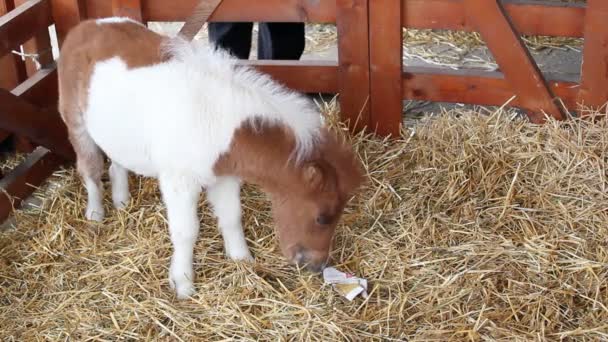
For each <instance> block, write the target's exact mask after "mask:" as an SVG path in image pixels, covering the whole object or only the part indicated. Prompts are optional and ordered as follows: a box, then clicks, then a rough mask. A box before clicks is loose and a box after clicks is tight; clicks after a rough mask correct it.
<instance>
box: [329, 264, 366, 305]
mask: <svg viewBox="0 0 608 342" xmlns="http://www.w3.org/2000/svg"><path fill="white" fill-rule="evenodd" d="M323 280H325V283H326V284H331V285H332V286H333V288H334V290H336V291H337V292H338V293H339V294H341V295H342V296H344V297H345V298H346V299H348V300H349V301H352V300H353V299H354V298H355V297H357V295H359V294H361V296H362V297H363V298H367V280H365V279H363V278H357V277H355V276H354V275H353V274H350V273H344V272H340V271H338V270H336V269H335V268H333V267H328V268H326V269H324V270H323Z"/></svg>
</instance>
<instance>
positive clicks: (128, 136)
mask: <svg viewBox="0 0 608 342" xmlns="http://www.w3.org/2000/svg"><path fill="white" fill-rule="evenodd" d="M58 71H59V96H60V98H59V106H60V112H61V115H62V118H63V120H64V122H65V124H66V125H67V127H68V131H69V138H70V141H71V143H72V145H73V147H74V149H75V151H76V154H77V168H78V172H79V174H80V175H81V177H82V180H83V182H84V185H85V187H86V190H87V194H88V200H87V209H86V213H85V215H86V218H87V219H91V220H97V221H100V220H102V219H103V217H104V208H103V205H102V194H103V185H102V183H101V175H102V173H103V167H104V159H103V154H105V155H106V156H107V157H109V159H111V166H110V169H109V175H110V182H111V187H112V200H113V203H114V206H115V207H117V208H123V207H124V206H125V205H127V203H128V202H129V200H130V197H129V189H128V180H127V178H128V177H127V176H128V171H132V172H134V173H136V174H139V175H143V176H147V177H155V178H157V179H158V180H159V184H160V190H161V193H162V198H163V202H164V203H165V205H166V207H167V216H168V220H169V230H170V234H171V241H172V244H173V248H174V251H173V256H172V260H171V267H170V274H169V277H170V283H171V286H172V287H174V289H175V291H176V292H177V295H178V297H180V298H184V297H187V296H189V295H191V294H193V293H194V287H193V278H194V272H193V268H192V259H193V248H194V244H195V241H196V238H197V235H198V230H199V219H198V217H197V211H196V208H197V201H198V199H199V194H200V192H201V190H202V188H205V190H206V192H207V198H208V200H209V202H210V204H211V205H212V208H213V211H214V214H215V215H216V216H217V218H218V222H219V223H218V225H219V229H220V230H221V233H222V236H223V239H224V246H225V251H226V254H227V255H228V256H229V257H230V258H232V259H241V260H251V259H252V256H251V254H250V252H249V249H248V247H247V243H246V240H245V237H244V234H243V228H242V226H241V204H240V197H239V196H240V192H239V191H240V185H241V182H242V181H244V182H251V183H253V184H257V185H259V186H260V187H261V188H262V189H263V190H264V191H265V192H267V193H268V194H269V195H270V198H271V201H272V207H273V213H274V219H275V223H276V227H277V236H278V239H279V245H280V247H281V251H282V253H283V255H284V256H285V257H286V258H288V259H289V260H291V261H293V262H294V263H297V264H300V265H306V266H308V267H309V268H311V269H313V270H320V269H322V268H323V267H324V265H325V264H326V262H327V260H328V255H329V252H330V248H331V243H332V238H333V235H334V231H335V227H336V224H337V222H338V221H339V219H340V217H341V214H342V212H343V208H344V206H345V204H346V202H347V201H348V199H349V197H350V196H352V195H353V193H354V191H355V190H356V188H357V187H359V185H360V184H361V182H362V167H361V165H360V163H359V161H358V160H357V159H356V158H355V156H354V154H353V153H352V151H351V150H350V149H349V148H348V147H347V146H346V145H345V144H344V143H343V142H342V141H341V140H340V139H338V138H337V136H335V135H334V134H333V133H331V132H330V131H329V130H327V129H325V128H324V127H323V123H322V117H321V115H320V113H319V112H318V111H317V110H316V108H315V106H313V104H312V103H311V101H309V99H307V98H306V97H304V96H302V95H299V94H297V93H294V92H292V91H289V90H288V89H286V88H284V87H282V86H281V85H279V84H278V83H276V82H274V81H273V80H272V79H271V78H270V77H268V76H267V75H264V74H262V73H259V72H257V71H255V70H254V69H252V68H250V67H245V66H238V65H237V62H236V59H234V58H232V57H231V56H229V55H228V54H226V53H225V52H224V51H222V50H220V49H217V48H213V47H209V46H207V47H205V46H202V45H200V44H197V43H191V42H187V41H185V40H183V39H180V38H168V37H165V36H161V35H159V34H157V33H154V32H152V31H151V30H148V29H147V28H146V27H145V26H143V25H141V24H139V23H137V22H134V21H131V20H129V19H126V18H106V19H100V20H95V21H93V20H89V21H84V22H82V23H81V24H79V25H78V26H77V27H75V28H74V29H73V30H72V31H70V33H69V34H68V35H67V37H66V39H65V41H64V44H63V46H62V49H61V56H60V60H59V66H58Z"/></svg>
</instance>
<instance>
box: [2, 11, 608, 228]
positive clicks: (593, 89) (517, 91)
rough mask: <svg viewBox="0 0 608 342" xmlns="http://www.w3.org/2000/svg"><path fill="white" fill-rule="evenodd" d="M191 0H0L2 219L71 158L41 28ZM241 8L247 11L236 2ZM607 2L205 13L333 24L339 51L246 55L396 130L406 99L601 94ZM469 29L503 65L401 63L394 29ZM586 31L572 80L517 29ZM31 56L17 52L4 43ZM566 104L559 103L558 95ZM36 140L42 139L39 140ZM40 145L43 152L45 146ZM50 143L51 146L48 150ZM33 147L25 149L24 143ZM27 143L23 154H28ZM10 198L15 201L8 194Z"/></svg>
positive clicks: (355, 125) (150, 16) (353, 120)
mask: <svg viewBox="0 0 608 342" xmlns="http://www.w3.org/2000/svg"><path fill="white" fill-rule="evenodd" d="M199 1H200V0H173V1H167V0H0V15H1V14H3V16H1V17H0V88H1V89H0V129H2V130H3V131H0V141H3V140H5V139H7V138H8V137H14V138H15V139H16V141H17V149H18V150H19V151H21V152H26V153H29V155H28V157H27V159H26V160H25V161H24V162H23V163H22V164H21V165H19V166H18V167H17V168H15V169H14V170H12V171H11V172H10V173H9V174H7V175H5V176H4V177H3V178H2V180H1V181H0V186H1V187H2V188H3V189H4V190H5V191H6V193H8V194H10V195H11V197H9V196H5V195H2V196H0V220H3V219H4V218H6V216H7V215H8V214H9V212H10V211H11V208H12V205H17V204H18V203H19V199H20V198H23V197H25V196H27V195H29V194H30V193H31V192H32V190H33V188H32V186H31V185H33V186H38V185H40V184H41V183H42V182H44V180H45V179H46V178H47V177H48V176H49V175H50V174H51V173H52V172H53V171H54V170H56V169H57V168H58V167H59V166H60V165H61V164H62V163H64V162H67V161H71V160H73V151H72V149H71V146H70V145H69V143H68V141H67V139H66V129H65V126H64V125H63V123H62V122H61V120H60V118H59V114H58V112H57V106H56V104H57V73H56V69H55V65H54V63H53V58H52V55H51V54H50V40H49V35H48V28H49V26H51V25H54V28H55V31H56V33H57V36H58V40H59V43H60V44H61V42H62V40H63V38H64V37H65V35H66V33H67V32H68V31H69V30H70V28H71V27H73V26H74V25H76V24H77V23H78V22H79V21H81V20H83V19H85V18H100V17H107V16H112V15H121V16H129V17H131V18H134V19H136V20H139V21H142V22H149V21H160V22H175V21H178V22H179V21H184V20H185V19H186V18H187V17H188V16H189V15H190V14H191V11H192V9H193V8H194V7H195V6H196V5H197V3H198V2H199ZM244 9H246V10H244ZM606 18H608V1H606V0H588V2H587V4H586V5H578V4H564V3H555V2H546V1H545V2H542V1H523V0H517V1H515V0H512V1H507V0H504V1H500V2H498V1H495V0H258V1H250V0H224V1H223V3H222V4H221V5H220V6H219V7H218V9H217V10H216V11H215V13H214V14H213V15H212V17H211V20H212V21H254V22H259V21H282V22H310V23H335V25H336V27H337V31H338V61H337V62H335V61H248V62H243V63H249V64H253V65H255V66H256V67H257V68H259V69H260V70H262V71H264V72H267V73H269V74H271V75H272V76H273V77H274V78H276V79H277V80H279V81H281V82H283V83H284V84H286V85H287V86H289V87H292V88H294V89H297V90H300V91H303V92H309V93H339V94H340V96H339V99H340V106H341V112H342V115H343V119H344V120H347V121H348V122H349V123H350V126H351V128H352V129H354V130H359V129H362V128H368V129H372V130H375V131H376V132H378V133H379V134H393V135H395V134H398V132H399V128H400V123H401V121H402V111H403V99H418V100H430V101H442V102H457V103H472V104H482V105H501V104H503V103H505V102H506V101H507V100H509V99H510V98H511V97H513V95H517V96H516V98H515V101H514V102H513V104H514V105H516V106H519V107H521V108H524V109H526V110H528V112H529V114H530V119H531V120H532V121H535V122H542V121H543V118H544V116H543V115H542V113H547V114H549V115H552V116H554V117H556V118H563V117H564V110H565V109H566V108H567V109H575V108H576V106H577V103H584V104H586V105H591V106H601V105H602V104H604V103H605V102H606V101H608V25H606V24H605V23H606ZM404 27H405V28H418V29H420V28H430V29H451V30H464V31H478V32H480V33H481V35H482V37H483V38H484V40H485V41H486V43H487V44H488V47H489V48H490V50H491V51H492V53H493V55H494V56H495V58H496V60H497V62H498V64H499V65H500V70H501V72H488V71H470V70H467V71H455V70H448V69H441V68H420V67H418V68H413V67H412V68H406V69H405V70H404V68H403V62H402V37H403V36H402V30H403V28H404ZM522 34H525V35H548V36H565V37H585V46H584V64H583V66H582V77H581V82H580V84H578V83H572V82H568V81H563V80H554V79H549V80H545V78H544V76H543V74H542V73H541V72H540V71H539V69H538V67H537V65H536V64H535V63H534V61H533V60H532V58H531V57H530V54H529V53H528V50H527V49H526V48H525V46H524V44H523V43H522V41H521V39H520V35H522ZM20 47H22V50H23V53H24V54H26V55H28V54H29V56H32V55H35V56H37V62H38V65H37V64H36V63H34V62H33V61H32V59H31V58H26V59H25V60H22V58H21V56H18V55H16V54H14V53H12V52H13V51H14V50H17V49H19V48H20ZM562 103H563V104H564V105H565V107H566V108H563V107H562V105H561V104H562ZM37 146H43V147H45V148H46V149H40V148H38V149H36V150H34V148H35V147H37ZM47 149H48V150H47ZM49 150H50V151H52V152H50V151H49ZM32 151H33V152H32ZM30 152H31V153H30ZM11 199H15V200H16V202H15V203H12V202H11Z"/></svg>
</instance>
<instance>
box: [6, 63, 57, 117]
mask: <svg viewBox="0 0 608 342" xmlns="http://www.w3.org/2000/svg"><path fill="white" fill-rule="evenodd" d="M12 93H13V95H16V96H19V98H21V99H23V100H25V101H27V102H29V103H30V104H33V105H35V106H37V107H41V108H51V109H57V99H58V98H59V92H58V86H57V68H56V67H52V68H47V69H40V70H38V71H37V72H36V73H35V74H34V75H32V77H30V78H28V79H27V80H26V81H25V82H23V83H21V84H20V85H19V86H17V87H16V88H15V89H13V91H12Z"/></svg>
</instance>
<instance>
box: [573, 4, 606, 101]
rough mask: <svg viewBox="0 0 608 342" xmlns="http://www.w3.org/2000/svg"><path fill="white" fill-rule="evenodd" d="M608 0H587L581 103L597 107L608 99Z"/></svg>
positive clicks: (580, 92)
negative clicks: (607, 22)
mask: <svg viewBox="0 0 608 342" xmlns="http://www.w3.org/2000/svg"><path fill="white" fill-rule="evenodd" d="M606 20H608V1H606V0H589V1H587V13H586V15H585V45H584V50H583V68H582V75H581V87H580V91H579V96H578V97H579V98H578V100H579V102H580V103H581V104H582V105H585V106H589V107H592V108H595V109H598V108H599V107H601V106H603V105H605V104H606V102H608V25H606Z"/></svg>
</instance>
